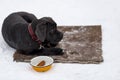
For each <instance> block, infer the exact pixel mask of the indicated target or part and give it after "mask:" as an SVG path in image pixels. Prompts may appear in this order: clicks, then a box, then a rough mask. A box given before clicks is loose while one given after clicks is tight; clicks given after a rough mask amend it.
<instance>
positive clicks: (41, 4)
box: [0, 0, 120, 80]
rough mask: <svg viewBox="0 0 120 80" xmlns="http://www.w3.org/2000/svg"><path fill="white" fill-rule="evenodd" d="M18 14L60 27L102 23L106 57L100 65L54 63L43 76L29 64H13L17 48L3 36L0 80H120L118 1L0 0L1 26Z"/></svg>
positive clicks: (0, 43)
mask: <svg viewBox="0 0 120 80" xmlns="http://www.w3.org/2000/svg"><path fill="white" fill-rule="evenodd" d="M16 11H27V12H31V13H34V14H35V15H36V16H37V17H38V18H41V17H43V16H51V17H53V19H54V20H55V21H56V22H57V24H58V25H92V24H93V25H94V24H101V25H102V32H103V43H102V44H103V47H102V48H103V57H104V62H103V63H101V64H62V63H59V64H54V65H53V68H52V69H51V70H50V71H48V72H44V73H38V72H35V71H34V70H32V68H31V66H30V65H29V64H28V63H21V62H19V63H16V62H13V57H12V56H13V53H14V51H15V50H14V49H12V48H10V47H9V46H8V45H7V44H6V43H5V42H4V40H3V38H2V35H1V34H0V80H120V1H119V0H0V27H1V26H2V22H3V20H4V18H5V17H6V16H7V15H8V14H10V13H12V12H16Z"/></svg>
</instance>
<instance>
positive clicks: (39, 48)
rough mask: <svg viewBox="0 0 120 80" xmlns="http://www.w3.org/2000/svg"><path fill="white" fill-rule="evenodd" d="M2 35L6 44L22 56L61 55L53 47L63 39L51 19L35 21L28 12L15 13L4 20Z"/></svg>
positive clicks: (57, 49)
mask: <svg viewBox="0 0 120 80" xmlns="http://www.w3.org/2000/svg"><path fill="white" fill-rule="evenodd" d="M2 35H3V38H4V40H5V41H6V43H7V44H8V45H9V46H11V47H12V48H15V49H16V50H17V51H19V52H21V53H23V54H39V55H61V54H63V52H62V51H63V50H62V49H61V48H56V47H55V46H56V45H57V44H58V43H59V41H61V39H62V38H63V33H62V32H60V31H58V30H57V24H56V22H55V21H54V20H53V19H52V18H51V17H43V18H40V19H37V18H36V16H35V15H33V14H31V13H28V12H15V13H12V14H10V15H9V16H8V17H7V18H5V20H4V22H3V25H2Z"/></svg>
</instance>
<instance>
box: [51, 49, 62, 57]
mask: <svg viewBox="0 0 120 80" xmlns="http://www.w3.org/2000/svg"><path fill="white" fill-rule="evenodd" d="M50 52H52V54H53V55H63V50H62V49H60V48H51V50H50Z"/></svg>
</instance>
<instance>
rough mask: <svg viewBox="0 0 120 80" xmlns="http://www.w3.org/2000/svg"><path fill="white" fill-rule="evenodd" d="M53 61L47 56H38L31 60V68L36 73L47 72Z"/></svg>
mask: <svg viewBox="0 0 120 80" xmlns="http://www.w3.org/2000/svg"><path fill="white" fill-rule="evenodd" d="M53 62H54V60H53V59H52V58H51V57H48V56H38V57H35V58H33V59H31V62H30V64H31V66H32V68H33V69H34V70H35V71H37V72H45V71H48V70H49V69H50V68H51V67H52V64H53Z"/></svg>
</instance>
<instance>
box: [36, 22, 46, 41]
mask: <svg viewBox="0 0 120 80" xmlns="http://www.w3.org/2000/svg"><path fill="white" fill-rule="evenodd" d="M35 34H36V36H37V37H38V39H39V40H41V41H42V42H44V40H45V38H46V25H45V24H38V25H37V26H36V30H35Z"/></svg>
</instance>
